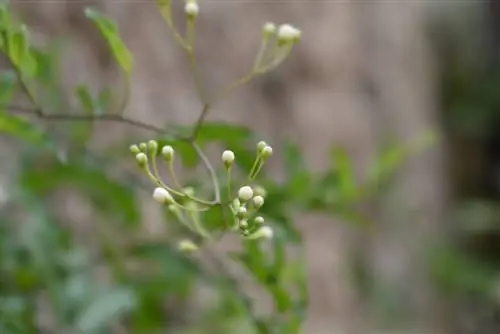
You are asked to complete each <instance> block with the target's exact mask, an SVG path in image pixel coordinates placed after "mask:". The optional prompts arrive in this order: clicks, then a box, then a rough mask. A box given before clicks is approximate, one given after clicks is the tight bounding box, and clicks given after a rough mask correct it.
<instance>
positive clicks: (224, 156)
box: [222, 150, 235, 169]
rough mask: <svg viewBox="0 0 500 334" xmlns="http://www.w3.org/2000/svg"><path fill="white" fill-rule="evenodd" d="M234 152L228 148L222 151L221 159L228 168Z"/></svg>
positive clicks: (232, 161) (231, 163)
mask: <svg viewBox="0 0 500 334" xmlns="http://www.w3.org/2000/svg"><path fill="white" fill-rule="evenodd" d="M234 159H235V157H234V152H233V151H230V150H226V151H224V152H222V161H223V162H224V165H225V166H226V168H227V169H229V168H230V167H231V166H232V165H233V163H234Z"/></svg>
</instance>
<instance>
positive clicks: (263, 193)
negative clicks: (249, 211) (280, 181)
mask: <svg viewBox="0 0 500 334" xmlns="http://www.w3.org/2000/svg"><path fill="white" fill-rule="evenodd" d="M253 193H254V194H255V196H262V197H266V195H267V192H266V189H264V188H262V187H261V186H256V187H254V189H253Z"/></svg>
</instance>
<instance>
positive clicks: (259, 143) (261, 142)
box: [257, 140, 267, 153]
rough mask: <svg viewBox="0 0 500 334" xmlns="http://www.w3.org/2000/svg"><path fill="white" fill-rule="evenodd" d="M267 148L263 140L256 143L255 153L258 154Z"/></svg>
mask: <svg viewBox="0 0 500 334" xmlns="http://www.w3.org/2000/svg"><path fill="white" fill-rule="evenodd" d="M266 146H267V143H266V142H265V141H263V140H261V141H260V142H258V143H257V152H258V153H260V152H262V150H263V149H264V147H266Z"/></svg>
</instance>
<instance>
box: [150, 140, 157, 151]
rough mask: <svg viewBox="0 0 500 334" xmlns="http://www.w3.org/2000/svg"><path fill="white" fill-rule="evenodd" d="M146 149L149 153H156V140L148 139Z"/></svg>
mask: <svg viewBox="0 0 500 334" xmlns="http://www.w3.org/2000/svg"><path fill="white" fill-rule="evenodd" d="M148 149H149V152H150V153H151V154H156V152H158V143H157V142H156V140H150V141H149V142H148Z"/></svg>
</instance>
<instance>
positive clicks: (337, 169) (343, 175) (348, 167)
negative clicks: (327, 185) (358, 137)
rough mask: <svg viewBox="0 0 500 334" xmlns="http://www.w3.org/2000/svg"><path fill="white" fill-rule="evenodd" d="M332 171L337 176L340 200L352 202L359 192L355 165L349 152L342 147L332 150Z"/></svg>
mask: <svg viewBox="0 0 500 334" xmlns="http://www.w3.org/2000/svg"><path fill="white" fill-rule="evenodd" d="M331 161H332V173H333V175H335V176H336V178H337V188H338V189H337V190H338V195H339V196H340V198H339V199H340V200H341V201H343V202H350V201H352V200H353V199H355V197H356V195H357V193H358V187H357V183H356V176H355V174H354V165H353V163H352V161H351V158H350V157H349V155H348V154H347V152H346V151H345V150H343V149H341V148H333V149H332V151H331Z"/></svg>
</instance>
